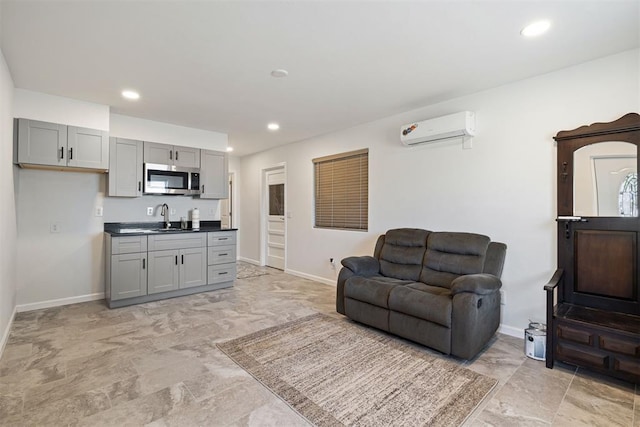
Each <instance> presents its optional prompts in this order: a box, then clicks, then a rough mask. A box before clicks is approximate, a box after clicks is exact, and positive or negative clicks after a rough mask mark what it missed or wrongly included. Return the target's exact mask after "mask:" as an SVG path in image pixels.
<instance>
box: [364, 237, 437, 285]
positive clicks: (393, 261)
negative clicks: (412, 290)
mask: <svg viewBox="0 0 640 427" xmlns="http://www.w3.org/2000/svg"><path fill="white" fill-rule="evenodd" d="M429 233H430V231H427V230H421V229H418V228H398V229H395V230H389V231H387V233H386V234H385V236H384V239H379V240H378V243H381V245H380V251H379V258H378V260H379V261H380V273H381V274H382V275H383V276H387V277H394V278H396V279H402V280H413V281H417V280H418V279H419V277H420V271H421V270H422V260H423V259H424V253H425V250H426V247H427V237H428V236H429ZM377 246H378V245H376V252H378V247H377ZM374 254H375V253H374Z"/></svg>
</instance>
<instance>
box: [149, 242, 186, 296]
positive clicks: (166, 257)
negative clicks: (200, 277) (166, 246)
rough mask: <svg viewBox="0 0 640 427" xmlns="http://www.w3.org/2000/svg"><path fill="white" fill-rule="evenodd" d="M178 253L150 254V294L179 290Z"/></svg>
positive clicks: (160, 252) (162, 252)
mask: <svg viewBox="0 0 640 427" xmlns="http://www.w3.org/2000/svg"><path fill="white" fill-rule="evenodd" d="M178 270H179V266H178V251H177V250H170V251H154V252H149V284H148V292H149V293H150V294H157V293H160V292H168V291H173V290H176V289H178V281H179V277H178V275H179V271H178Z"/></svg>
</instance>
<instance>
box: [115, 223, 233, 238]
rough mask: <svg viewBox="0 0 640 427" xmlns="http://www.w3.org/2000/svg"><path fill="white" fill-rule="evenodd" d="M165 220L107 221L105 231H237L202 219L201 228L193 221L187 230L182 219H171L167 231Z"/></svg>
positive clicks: (138, 233)
mask: <svg viewBox="0 0 640 427" xmlns="http://www.w3.org/2000/svg"><path fill="white" fill-rule="evenodd" d="M163 228H164V222H105V223H104V232H105V233H109V234H110V235H112V236H146V235H150V234H184V233H210V232H217V231H236V230H238V229H237V228H222V227H221V225H220V221H200V229H199V230H194V229H192V228H191V221H189V222H188V224H187V229H186V230H181V229H180V221H171V228H169V230H167V231H165V230H163Z"/></svg>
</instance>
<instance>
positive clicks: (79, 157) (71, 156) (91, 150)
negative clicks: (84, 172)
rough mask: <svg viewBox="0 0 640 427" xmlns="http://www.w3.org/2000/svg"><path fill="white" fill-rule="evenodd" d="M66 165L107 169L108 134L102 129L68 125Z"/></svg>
mask: <svg viewBox="0 0 640 427" xmlns="http://www.w3.org/2000/svg"><path fill="white" fill-rule="evenodd" d="M67 151H68V156H67V166H71V167H76V168H88V169H105V170H107V169H109V134H108V133H107V132H106V131H103V130H96V129H87V128H80V127H76V126H69V127H68V129H67Z"/></svg>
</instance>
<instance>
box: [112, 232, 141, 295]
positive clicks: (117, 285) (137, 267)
mask: <svg viewBox="0 0 640 427" xmlns="http://www.w3.org/2000/svg"><path fill="white" fill-rule="evenodd" d="M105 243H106V244H105V246H106V253H107V257H106V269H105V271H106V292H105V293H106V297H107V302H108V303H109V304H111V301H118V300H123V299H127V298H135V297H140V296H143V295H146V294H147V272H148V263H147V236H123V237H113V238H112V237H111V236H110V235H109V234H107V235H106V240H105Z"/></svg>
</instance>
